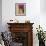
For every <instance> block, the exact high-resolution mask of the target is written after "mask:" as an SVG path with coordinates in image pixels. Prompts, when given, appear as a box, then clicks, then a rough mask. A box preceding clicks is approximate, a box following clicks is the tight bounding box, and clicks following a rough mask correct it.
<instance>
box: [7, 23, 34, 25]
mask: <svg viewBox="0 0 46 46" xmlns="http://www.w3.org/2000/svg"><path fill="white" fill-rule="evenodd" d="M7 24H8V25H16V24H18V25H23V24H30V25H33V24H34V23H7Z"/></svg>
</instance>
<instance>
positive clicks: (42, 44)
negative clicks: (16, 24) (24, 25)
mask: <svg viewBox="0 0 46 46" xmlns="http://www.w3.org/2000/svg"><path fill="white" fill-rule="evenodd" d="M36 29H37V34H36V36H38V40H39V46H45V35H44V32H43V29H42V27H40V25H39V28H36Z"/></svg>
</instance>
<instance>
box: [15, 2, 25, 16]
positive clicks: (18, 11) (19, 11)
mask: <svg viewBox="0 0 46 46" xmlns="http://www.w3.org/2000/svg"><path fill="white" fill-rule="evenodd" d="M15 15H16V16H25V15H26V3H16V4H15Z"/></svg>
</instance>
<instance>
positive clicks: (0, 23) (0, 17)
mask: <svg viewBox="0 0 46 46" xmlns="http://www.w3.org/2000/svg"><path fill="white" fill-rule="evenodd" d="M1 29H2V0H0V31H2V30H1Z"/></svg>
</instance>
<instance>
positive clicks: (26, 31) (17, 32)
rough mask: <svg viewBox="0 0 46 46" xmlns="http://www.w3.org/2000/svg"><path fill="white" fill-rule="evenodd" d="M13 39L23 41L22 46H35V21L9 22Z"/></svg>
mask: <svg viewBox="0 0 46 46" xmlns="http://www.w3.org/2000/svg"><path fill="white" fill-rule="evenodd" d="M7 24H8V25H9V27H8V28H9V31H10V32H11V33H12V39H13V41H15V42H18V43H23V45H22V46H33V30H32V29H33V27H32V25H33V23H7Z"/></svg>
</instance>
